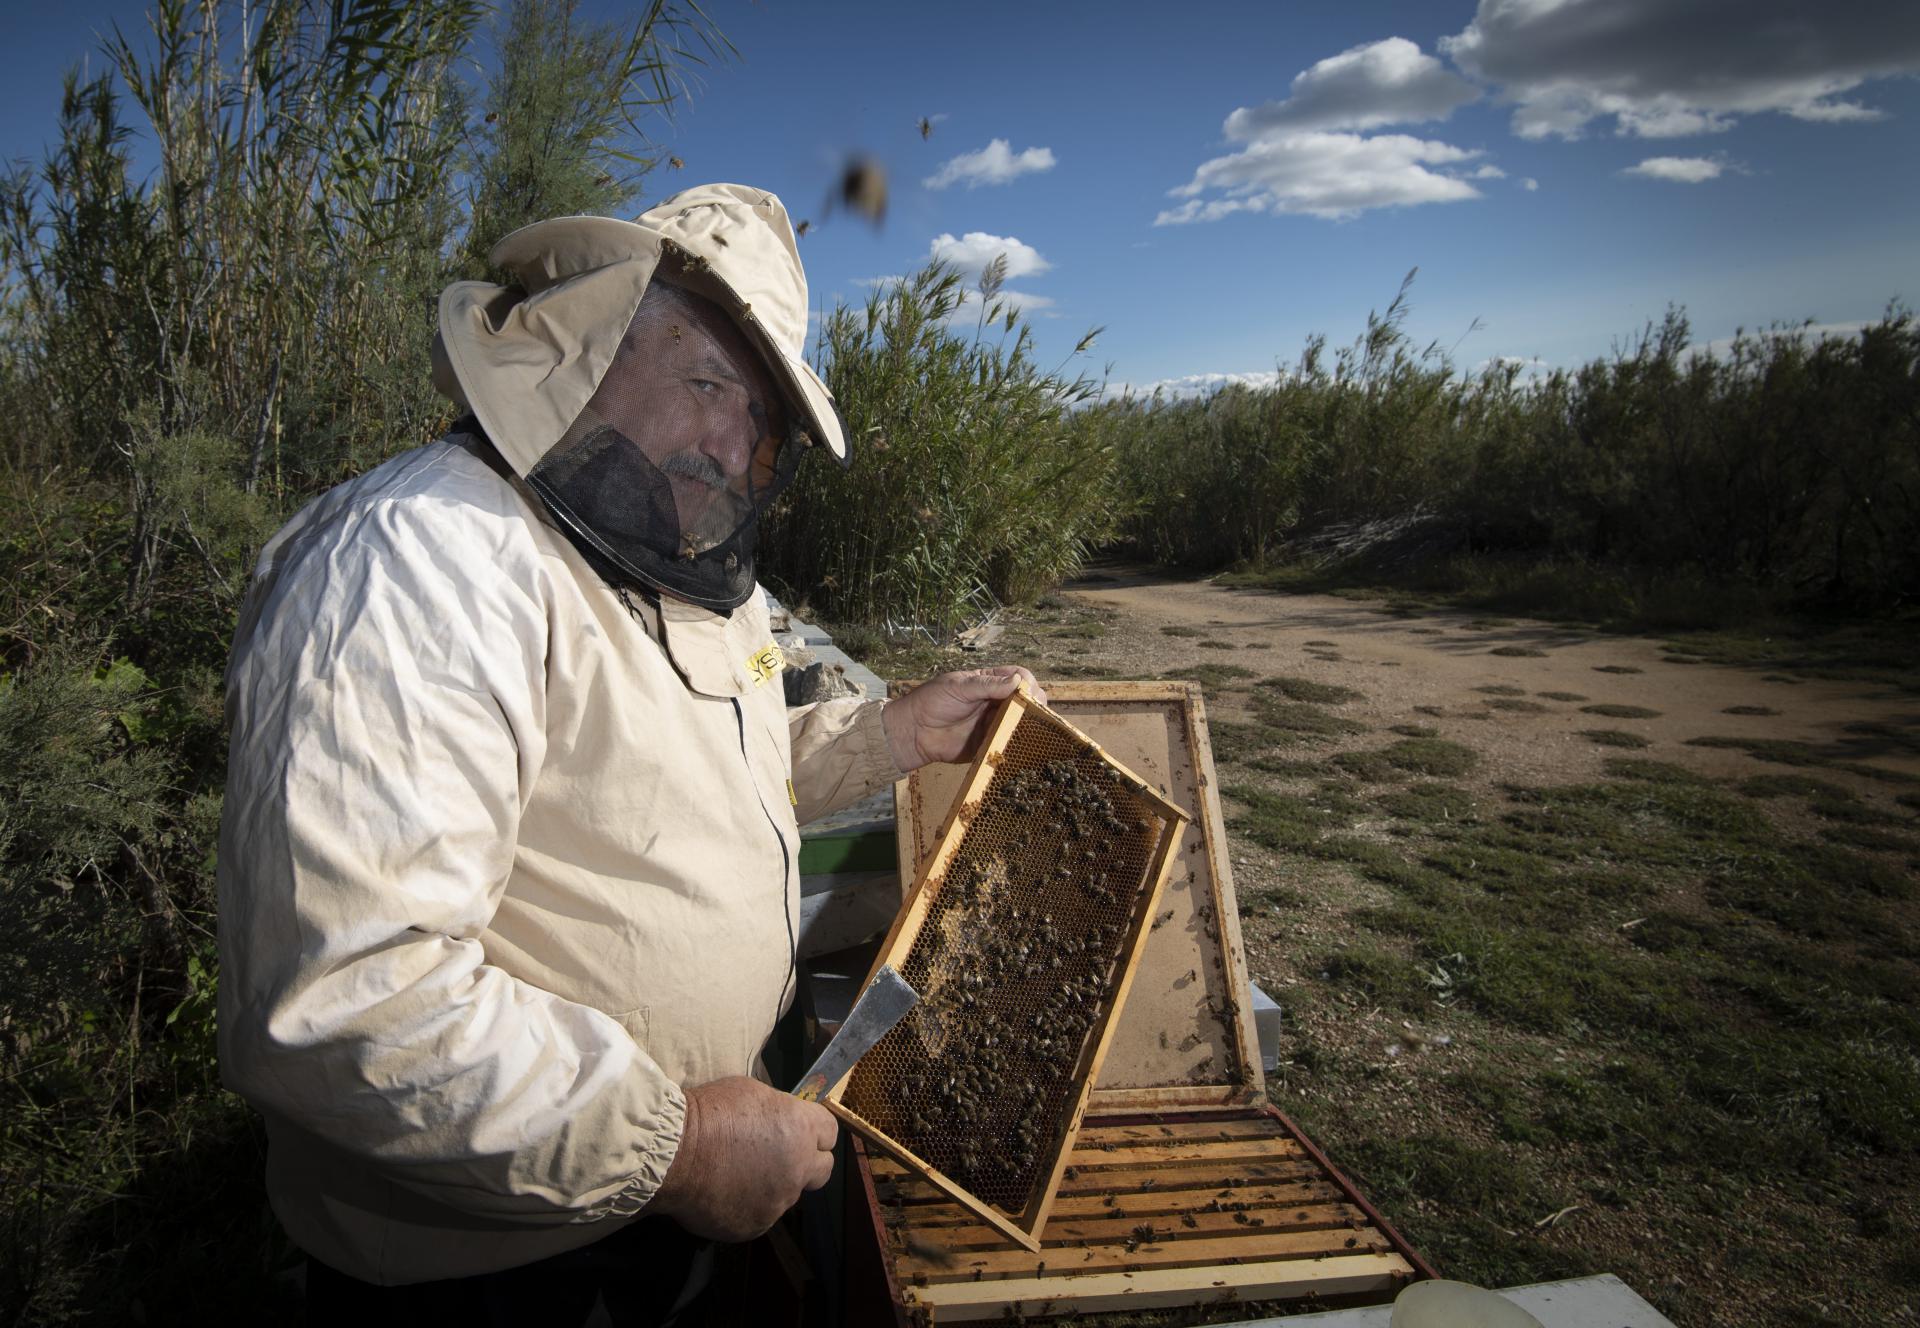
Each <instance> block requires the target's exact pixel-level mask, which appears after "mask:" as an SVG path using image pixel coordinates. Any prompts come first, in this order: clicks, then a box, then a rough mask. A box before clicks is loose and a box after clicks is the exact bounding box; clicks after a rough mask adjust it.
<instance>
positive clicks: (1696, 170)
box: [1620, 157, 1732, 184]
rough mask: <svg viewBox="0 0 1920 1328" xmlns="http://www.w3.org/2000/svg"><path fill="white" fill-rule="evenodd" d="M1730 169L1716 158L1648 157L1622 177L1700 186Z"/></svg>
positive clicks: (1629, 168)
mask: <svg viewBox="0 0 1920 1328" xmlns="http://www.w3.org/2000/svg"><path fill="white" fill-rule="evenodd" d="M1729 169H1732V168H1730V167H1729V166H1728V165H1727V163H1726V162H1724V161H1720V160H1719V159H1717V158H1714V157H1648V158H1647V159H1646V160H1645V161H1643V162H1641V163H1640V164H1639V165H1638V166H1629V167H1627V168H1626V169H1625V170H1623V171H1621V172H1620V174H1622V175H1640V176H1644V177H1646V178H1647V179H1649V180H1672V181H1674V182H1675V183H1676V184H1700V183H1702V182H1703V181H1706V180H1713V179H1718V178H1719V177H1720V176H1721V175H1722V174H1723V173H1725V172H1726V171H1727V170H1729Z"/></svg>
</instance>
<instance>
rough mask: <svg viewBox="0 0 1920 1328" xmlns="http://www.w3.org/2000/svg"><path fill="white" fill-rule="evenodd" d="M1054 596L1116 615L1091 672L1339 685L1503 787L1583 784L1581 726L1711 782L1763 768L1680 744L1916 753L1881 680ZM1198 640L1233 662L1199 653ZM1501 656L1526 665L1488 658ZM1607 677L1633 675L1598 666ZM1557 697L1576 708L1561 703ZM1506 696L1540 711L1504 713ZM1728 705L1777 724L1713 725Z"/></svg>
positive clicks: (1101, 587) (1363, 622) (1314, 618)
mask: <svg viewBox="0 0 1920 1328" xmlns="http://www.w3.org/2000/svg"><path fill="white" fill-rule="evenodd" d="M1068 593H1069V595H1070V597H1071V598H1072V599H1074V600H1077V601H1079V602H1081V603H1084V604H1086V605H1088V606H1090V607H1094V608H1097V609H1102V610H1110V611H1113V612H1116V613H1119V614H1121V615H1123V616H1124V618H1125V620H1126V623H1127V627H1128V630H1126V631H1125V632H1124V633H1116V634H1115V635H1113V636H1112V637H1110V638H1107V639H1104V640H1102V641H1101V642H1099V643H1098V645H1097V646H1096V648H1094V649H1093V650H1091V651H1089V652H1088V653H1087V654H1086V656H1085V658H1087V659H1089V660H1097V661H1098V662H1099V663H1100V664H1102V665H1105V666H1108V667H1111V668H1114V669H1116V670H1117V671H1119V672H1120V673H1123V674H1126V675H1130V676H1131V675H1136V674H1137V675H1152V674H1156V673H1164V672H1166V671H1168V670H1170V669H1176V668H1181V667H1185V666H1191V665H1200V664H1238V665H1240V666H1241V667H1246V668H1251V669H1253V670H1254V671H1255V672H1256V673H1260V674H1274V673H1285V674H1293V675H1297V676H1299V677H1304V678H1309V679H1312V680H1314V681H1316V682H1327V683H1337V684H1340V685H1342V686H1346V687H1351V688H1354V689H1355V690H1357V691H1359V692H1361V693H1363V694H1364V698H1365V699H1363V700H1358V701H1355V702H1353V703H1352V704H1351V705H1348V706H1345V707H1343V708H1342V713H1343V714H1346V715H1350V716H1352V717H1354V718H1356V719H1361V720H1364V721H1368V722H1369V723H1371V724H1376V725H1379V726H1387V725H1392V724H1405V723H1426V724H1433V725H1436V726H1438V727H1440V728H1441V730H1442V731H1443V733H1445V734H1446V736H1449V737H1452V738H1454V739H1455V740H1457V741H1460V742H1465V743H1467V744H1469V745H1470V746H1473V747H1475V748H1476V749H1478V750H1479V751H1481V752H1482V754H1483V755H1485V756H1487V757H1488V758H1489V760H1488V764H1489V766H1490V767H1491V768H1492V769H1493V770H1495V771H1497V772H1498V773H1499V775H1500V777H1501V778H1503V779H1506V780H1509V781H1513V782H1521V783H1558V782H1563V781H1567V780H1578V779H1584V778H1588V777H1592V776H1597V775H1598V774H1599V773H1600V769H1601V762H1602V760H1603V759H1604V758H1605V757H1607V756H1617V755H1619V754H1620V753H1619V750H1618V749H1617V748H1610V747H1605V746H1600V745H1597V744H1596V743H1594V742H1593V741H1592V740H1591V739H1588V738H1586V737H1583V736H1581V733H1582V730H1594V729H1614V730H1622V731H1625V732H1629V733H1633V734H1637V735H1639V736H1640V737H1642V738H1645V739H1647V740H1648V741H1649V742H1650V743H1651V746H1649V747H1648V748H1646V749H1645V751H1644V752H1643V753H1642V754H1643V755H1646V756H1649V757H1654V758H1656V759H1659V760H1664V761H1671V762H1673V763H1675V764H1678V765H1684V766H1686V767H1688V768H1690V769H1693V770H1697V771H1699V772H1700V773H1702V774H1706V775H1714V776H1719V777H1735V778H1737V777H1741V776H1745V775H1751V774H1755V773H1758V772H1759V771H1762V770H1764V769H1768V768H1769V767H1767V766H1764V765H1762V764H1760V763H1758V762H1756V761H1755V760H1754V759H1753V758H1752V757H1751V756H1749V755H1748V754H1747V753H1746V752H1744V751H1740V750H1734V749H1728V748H1714V747H1692V746H1687V745H1686V743H1687V740H1688V739H1690V738H1698V737H1703V736H1711V737H1729V738H1737V739H1756V740H1762V741H1781V740H1784V741H1788V742H1799V743H1807V744H1811V745H1812V746H1813V748H1814V754H1815V755H1818V756H1820V757H1823V758H1827V759H1830V760H1837V761H1847V762H1865V763H1868V764H1871V765H1873V766H1878V767H1884V768H1887V769H1891V770H1895V771H1901V772H1905V773H1908V774H1914V775H1920V755H1916V753H1915V751H1914V736H1915V734H1917V733H1920V697H1916V696H1914V695H1912V694H1910V693H1906V692H1902V691H1900V690H1898V689H1896V688H1893V687H1889V686H1885V685H1880V684H1873V683H1864V682H1833V681H1825V680H1820V679H1793V678H1789V677H1787V676H1786V675H1784V674H1776V673H1773V672H1772V671H1771V670H1768V669H1753V668H1745V667H1727V666H1721V665H1715V664H1708V663H1690V664H1679V663H1675V662H1673V656H1672V655H1671V654H1670V653H1668V652H1666V651H1663V650H1662V649H1661V647H1660V643H1659V642H1657V641H1655V640H1652V639H1649V638H1645V637H1624V636H1601V635H1595V634H1592V633H1586V632H1579V631H1573V630H1568V629H1566V628H1564V627H1559V626H1555V625H1554V624H1551V623H1544V622H1538V621H1526V620H1518V621H1510V622H1501V623H1498V625H1495V622H1496V620H1492V619H1488V618H1485V617H1482V616H1480V615H1476V614H1474V613H1471V612H1465V611H1448V610H1429V611H1426V612H1423V613H1422V614H1420V615H1419V616H1418V617H1411V618H1403V617H1399V616H1395V615H1393V614H1390V613H1387V612H1385V611H1383V610H1382V608H1381V607H1380V606H1379V605H1375V604H1367V603H1360V602H1356V601H1353V600H1348V599H1341V598H1338V597H1336V596H1332V595H1296V594H1285V595H1283V594H1275V593H1273V592H1269V591H1254V590H1240V589H1230V588H1226V587H1220V586H1215V585H1211V584H1208V583H1205V582H1195V581H1170V580H1165V579H1161V578H1157V577H1154V576H1151V575H1144V574H1135V573H1125V574H1121V575H1105V574H1098V573H1096V574H1095V575H1094V576H1091V577H1088V578H1086V579H1083V580H1081V581H1077V582H1075V583H1073V584H1072V585H1071V586H1070V587H1068ZM1167 627H1172V628H1176V629H1198V630H1200V631H1201V632H1203V633H1204V635H1202V636H1199V637H1191V636H1171V635H1167V634H1165V633H1164V632H1163V631H1162V630H1160V629H1163V628H1167ZM1207 641H1216V642H1224V643H1226V644H1227V645H1229V646H1231V647H1232V649H1230V650H1222V649H1219V648H1218V647H1217V646H1208V645H1204V644H1203V642H1207ZM1502 649H1506V650H1516V649H1517V650H1526V651H1538V652H1540V653H1539V654H1538V655H1533V654H1527V655H1501V654H1495V653H1492V652H1494V651H1496V650H1502ZM1682 658H1684V657H1682ZM1619 669H1628V670H1633V671H1632V672H1610V671H1603V670H1619ZM1486 687H1503V688H1512V689H1517V692H1516V694H1513V695H1505V696H1502V695H1497V694H1490V693H1488V692H1484V691H1479V690H1476V689H1479V688H1486ZM1554 693H1561V694H1565V695H1569V696H1577V697H1580V698H1582V699H1580V700H1577V701H1574V700H1560V699H1556V698H1555V697H1554V696H1553V695H1552V694H1554ZM1515 701H1524V702H1526V703H1527V704H1528V705H1537V706H1539V707H1541V708H1540V709H1539V710H1537V711H1534V710H1529V709H1525V708H1515V707H1512V706H1511V703H1512V702H1515ZM1490 702H1498V703H1504V704H1495V705H1491V706H1490V705H1489V703H1490ZM1590 705H1626V706H1637V707H1641V708H1643V709H1646V710H1652V711H1657V712H1658V713H1657V715H1654V716H1649V717H1644V718H1633V717H1628V718H1622V717H1618V716H1607V715H1602V714H1594V713H1590V712H1588V711H1586V710H1584V709H1583V707H1585V706H1590ZM1734 706H1742V707H1754V708H1760V709H1764V710H1767V711H1773V712H1777V713H1771V714H1729V713H1727V710H1728V708H1729V707H1734ZM1423 707H1424V709H1423ZM1850 725H1874V726H1880V727H1882V728H1884V729H1887V730H1891V731H1893V736H1889V735H1888V734H1887V733H1859V732H1850V731H1849V728H1848V726H1850ZM1771 768H1772V769H1776V770H1777V769H1779V768H1780V767H1778V766H1773V767H1771ZM1819 774H1820V777H1821V778H1823V779H1831V780H1832V781H1833V782H1835V783H1839V784H1842V785H1844V786H1846V787H1849V788H1851V789H1853V790H1854V791H1855V792H1857V793H1859V794H1861V795H1862V796H1867V797H1875V796H1878V797H1880V798H1883V799H1884V798H1885V797H1886V796H1887V795H1888V793H1889V786H1888V785H1886V784H1884V783H1881V782H1878V781H1875V780H1873V779H1871V778H1869V777H1865V776H1862V775H1858V774H1853V773H1849V772H1846V771H1842V770H1835V769H1833V768H1832V767H1830V766H1823V767H1822V768H1821V770H1820V771H1819Z"/></svg>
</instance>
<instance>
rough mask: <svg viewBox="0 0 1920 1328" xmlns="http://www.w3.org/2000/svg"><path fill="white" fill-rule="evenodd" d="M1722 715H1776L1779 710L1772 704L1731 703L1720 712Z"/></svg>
mask: <svg viewBox="0 0 1920 1328" xmlns="http://www.w3.org/2000/svg"><path fill="white" fill-rule="evenodd" d="M1720 713H1721V714H1723V715H1777V714H1779V713H1780V712H1779V711H1778V710H1775V709H1774V708H1773V707H1772V706H1763V705H1733V706H1728V707H1727V708H1726V709H1724V710H1722V711H1721V712H1720Z"/></svg>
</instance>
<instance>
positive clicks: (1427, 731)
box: [1387, 724, 1440, 738]
mask: <svg viewBox="0 0 1920 1328" xmlns="http://www.w3.org/2000/svg"><path fill="white" fill-rule="evenodd" d="M1387 732H1389V733H1397V734H1399V735H1400V736H1401V737H1403V738H1437V737H1439V736H1440V730H1439V729H1436V728H1434V727H1433V726H1432V725H1429V724H1394V725H1390V726H1389V727H1388V729H1387Z"/></svg>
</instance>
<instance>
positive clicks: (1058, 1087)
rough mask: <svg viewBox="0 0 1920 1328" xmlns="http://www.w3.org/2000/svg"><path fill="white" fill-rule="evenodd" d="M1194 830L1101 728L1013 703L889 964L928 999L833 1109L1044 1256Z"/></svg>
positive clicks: (921, 874) (865, 1063)
mask: <svg viewBox="0 0 1920 1328" xmlns="http://www.w3.org/2000/svg"><path fill="white" fill-rule="evenodd" d="M1185 826H1186V814H1185V812H1183V811H1182V810H1181V809H1180V808H1179V807H1178V806H1177V805H1175V804H1174V803H1172V802H1170V801H1168V800H1167V799H1166V798H1165V797H1164V796H1163V795H1162V794H1160V793H1159V792H1158V791H1156V790H1155V789H1154V788H1153V787H1151V786H1149V785H1148V784H1147V783H1145V782H1144V781H1143V780H1142V779H1141V778H1139V777H1138V776H1137V775H1135V774H1133V773H1132V772H1130V771H1128V770H1127V769H1125V768H1124V767H1123V766H1120V765H1117V764H1116V763H1114V762H1113V761H1112V760H1111V759H1109V758H1108V757H1107V756H1106V755H1105V754H1104V753H1102V752H1101V750H1100V748H1099V746H1098V745H1097V744H1096V743H1094V742H1093V741H1092V740H1090V739H1089V738H1088V737H1087V736H1086V735H1085V734H1083V733H1080V732H1078V731H1077V730H1075V729H1074V728H1073V727H1072V726H1071V725H1070V724H1067V723H1066V722H1064V721H1062V720H1061V719H1060V718H1059V717H1058V716H1056V715H1053V714H1051V713H1050V712H1049V711H1048V710H1047V709H1046V708H1045V707H1044V706H1041V705H1039V704H1038V703H1037V702H1035V701H1033V700H1032V699H1031V698H1030V697H1028V696H1027V695H1026V694H1025V693H1024V692H1022V693H1018V694H1016V695H1015V696H1013V697H1012V698H1010V699H1009V700H1008V701H1007V702H1006V703H1005V705H1004V707H1003V709H1002V711H1001V712H1000V714H999V716H998V717H997V719H996V720H995V722H994V724H993V727H992V729H991V731H990V732H989V734H988V736H987V739H986V741H985V742H984V744H983V746H982V749H981V752H980V754H979V756H978V758H977V759H976V760H975V761H974V763H973V765H972V767H971V768H970V769H969V770H968V772H967V774H966V777H965V779H964V780H963V782H962V784H961V786H960V788H959V790H958V797H957V798H956V799H955V800H954V803H953V805H952V806H951V807H950V808H949V809H948V811H947V814H946V816H945V818H944V822H943V828H942V830H941V833H940V835H939V838H938V840H937V842H936V844H935V846H934V848H933V850H932V852H931V853H930V854H929V855H928V857H927V859H926V861H925V862H923V863H921V864H920V866H919V870H918V871H917V872H916V883H915V886H914V892H913V895H912V897H911V898H910V899H909V900H908V902H907V905H906V907H905V908H904V909H903V910H902V911H901V914H900V916H899V918H898V919H897V920H896V922H895V924H894V927H893V930H892V932H891V933H890V934H889V936H888V938H887V940H886V941H885V942H884V943H883V944H882V946H881V950H880V954H879V955H878V957H877V958H876V960H875V968H876V970H877V968H878V967H879V965H881V964H889V963H890V964H892V965H893V966H894V967H895V968H897V969H898V970H899V971H900V974H901V976H903V977H904V978H906V980H907V981H908V982H909V983H911V984H912V985H913V987H914V988H915V990H917V991H918V992H919V993H920V1003H919V1004H918V1005H917V1006H916V1007H915V1008H914V1009H913V1011H912V1012H911V1013H910V1014H909V1015H908V1016H907V1017H906V1018H905V1019H903V1020H902V1021H901V1022H900V1024H899V1025H898V1026H896V1027H895V1028H894V1029H893V1030H891V1031H890V1032H889V1033H888V1034H887V1035H886V1036H885V1037H884V1038H882V1039H881V1040H880V1042H879V1043H877V1044H876V1045H875V1046H874V1048H873V1050H872V1051H870V1052H868V1053H867V1054H866V1056H864V1057H863V1058H862V1059H861V1060H860V1062H859V1063H858V1064H857V1065H856V1066H855V1067H854V1069H853V1071H852V1073H851V1074H850V1075H849V1076H847V1078H846V1079H845V1080H843V1081H842V1082H841V1083H840V1084H837V1085H835V1086H834V1087H833V1088H832V1089H831V1090H830V1091H829V1093H828V1094H827V1097H826V1101H827V1103H828V1105H829V1106H830V1107H831V1108H832V1109H833V1110H834V1111H836V1112H837V1113H838V1114H839V1115H841V1116H842V1117H843V1118H844V1119H846V1120H847V1121H848V1122H849V1123H850V1124H852V1125H853V1126H854V1127H855V1128H856V1129H858V1130H859V1131H861V1132H862V1133H863V1134H865V1135H866V1136H867V1137H868V1138H870V1139H872V1140H873V1141H875V1142H876V1143H878V1144H879V1145H880V1146H881V1147H882V1148H884V1149H885V1150H886V1151H888V1152H889V1153H891V1154H893V1155H894V1156H895V1157H897V1158H898V1159H899V1160H900V1161H901V1162H902V1163H904V1164H905V1166H907V1167H908V1168H911V1169H912V1170H913V1171H914V1172H916V1173H918V1174H919V1175H920V1176H921V1177H923V1178H924V1179H925V1181H926V1182H927V1183H928V1184H930V1185H931V1186H932V1187H934V1188H935V1190H936V1191H937V1192H941V1193H943V1194H944V1195H945V1196H947V1197H948V1198H950V1199H951V1200H953V1201H955V1202H957V1203H958V1204H959V1205H960V1206H961V1207H962V1208H963V1209H964V1210H966V1211H967V1212H968V1213H969V1214H970V1215H971V1217H972V1219H973V1220H974V1221H975V1222H976V1224H978V1225H981V1226H982V1228H983V1229H989V1230H992V1231H994V1232H995V1233H996V1237H997V1238H1001V1239H1007V1240H1010V1241H1012V1242H1013V1243H1014V1244H1015V1245H1017V1246H1023V1247H1025V1248H1027V1249H1029V1250H1038V1249H1039V1248H1040V1245H1039V1239H1038V1237H1039V1232H1040V1230H1041V1228H1042V1226H1043V1225H1044V1224H1045V1222H1046V1219H1047V1213H1048V1210H1049V1208H1050V1206H1051V1204H1052V1201H1053V1196H1054V1193H1055V1191H1056V1189H1057V1186H1058V1184H1059V1178H1060V1175H1061V1172H1062V1171H1063V1170H1064V1168H1065V1166H1066V1155H1067V1152H1068V1150H1069V1149H1070V1147H1071V1146H1072V1141H1073V1135H1074V1132H1075V1131H1076V1130H1077V1129H1078V1127H1079V1123H1080V1119H1081V1115H1082V1113H1083V1112H1084V1111H1085V1109H1086V1103H1087V1098H1088V1094H1089V1093H1090V1091H1091V1089H1092V1085H1093V1080H1094V1077H1095V1076H1096V1075H1097V1074H1098V1072H1099V1069H1100V1065H1101V1061H1102V1058H1103V1057H1104V1056H1105V1054H1106V1049H1107V1045H1108V1042H1109V1040H1110V1037H1111V1033H1112V1030H1113V1027H1114V1023H1113V1014H1114V1011H1115V1010H1116V1009H1118V1008H1120V1006H1121V1004H1122V1002H1123V1001H1124V999H1125V995H1126V990H1127V986H1128V984H1129V983H1130V982H1131V980H1132V976H1133V972H1134V966H1135V960H1136V959H1137V956H1138V954H1139V952H1140V949H1141V946H1142V944H1143V943H1144V941H1145V940H1146V937H1147V935H1148V934H1149V931H1150V927H1151V920H1152V917H1153V915H1154V913H1153V910H1154V907H1155V901H1156V900H1157V898H1158V896H1159V892H1160V888H1161V885H1162V883H1163V881H1164V880H1165V878H1166V875H1167V872H1168V870H1169V868H1170V866H1171V863H1172V859H1173V854H1174V850H1175V849H1176V848H1177V846H1178V845H1179V843H1180V841H1181V838H1182V833H1183V831H1184V829H1185Z"/></svg>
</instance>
